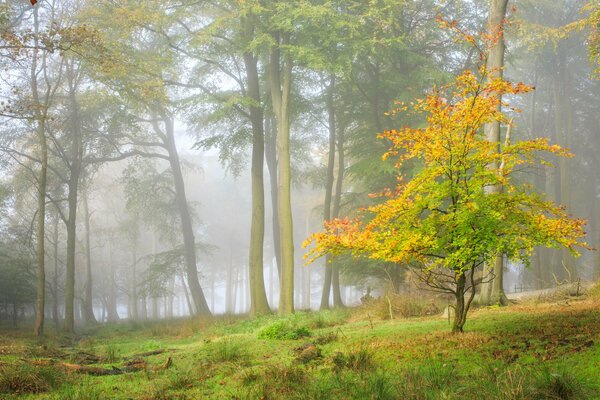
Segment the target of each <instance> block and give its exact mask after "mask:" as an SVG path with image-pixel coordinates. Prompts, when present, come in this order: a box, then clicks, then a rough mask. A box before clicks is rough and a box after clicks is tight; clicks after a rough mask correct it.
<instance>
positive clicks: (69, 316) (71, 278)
mask: <svg viewBox="0 0 600 400" xmlns="http://www.w3.org/2000/svg"><path fill="white" fill-rule="evenodd" d="M74 68H75V67H74V62H71V63H70V65H69V68H67V72H68V74H67V75H68V76H67V78H68V79H67V80H68V84H69V100H70V106H71V110H70V111H71V120H72V121H71V122H72V127H71V129H72V130H71V132H72V140H73V142H72V144H71V146H72V147H71V154H70V160H69V161H70V165H69V182H68V195H67V202H68V205H69V215H68V219H67V221H66V224H67V268H66V276H65V320H64V330H65V331H66V332H69V333H73V332H74V331H75V313H74V311H75V310H74V305H75V244H76V237H77V192H78V189H79V178H80V176H81V169H82V162H81V158H82V150H83V149H82V137H81V126H80V120H79V104H78V102H77V97H76V85H77V83H76V77H75V76H74V73H75V71H74Z"/></svg>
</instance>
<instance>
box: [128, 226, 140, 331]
mask: <svg viewBox="0 0 600 400" xmlns="http://www.w3.org/2000/svg"><path fill="white" fill-rule="evenodd" d="M138 234H139V231H138V225H137V218H136V222H135V223H134V227H133V235H132V238H131V241H132V242H133V243H132V246H131V251H132V258H133V262H132V264H131V279H130V286H129V319H131V320H132V321H137V319H138V309H137V302H138V298H137V297H138V294H137V244H138V243H137V242H138Z"/></svg>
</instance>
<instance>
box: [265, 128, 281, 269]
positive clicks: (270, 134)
mask: <svg viewBox="0 0 600 400" xmlns="http://www.w3.org/2000/svg"><path fill="white" fill-rule="evenodd" d="M265 131H266V133H267V134H266V138H267V141H266V145H265V160H266V161H267V170H268V171H269V186H270V189H271V208H272V221H271V226H272V228H273V229H272V230H273V254H274V255H275V267H276V268H277V276H278V277H280V276H281V272H280V269H281V240H280V236H279V213H278V212H277V204H278V203H279V197H278V196H277V187H278V186H279V184H278V181H279V179H277V125H276V124H274V123H272V120H271V118H267V119H266V121H265Z"/></svg>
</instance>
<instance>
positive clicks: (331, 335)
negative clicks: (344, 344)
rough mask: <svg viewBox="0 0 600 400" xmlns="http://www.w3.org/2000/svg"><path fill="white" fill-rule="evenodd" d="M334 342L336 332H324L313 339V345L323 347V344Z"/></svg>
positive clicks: (336, 335) (336, 337) (336, 336)
mask: <svg viewBox="0 0 600 400" xmlns="http://www.w3.org/2000/svg"><path fill="white" fill-rule="evenodd" d="M336 340H338V334H337V332H325V333H320V334H318V335H317V336H316V337H315V338H314V340H313V342H315V344H319V345H323V344H327V343H331V342H335V341H336Z"/></svg>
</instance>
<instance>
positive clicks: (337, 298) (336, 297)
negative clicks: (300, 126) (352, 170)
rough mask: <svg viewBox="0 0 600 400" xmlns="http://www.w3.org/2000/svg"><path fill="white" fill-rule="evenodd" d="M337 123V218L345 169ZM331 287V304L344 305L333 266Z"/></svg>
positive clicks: (341, 128) (341, 129)
mask: <svg viewBox="0 0 600 400" xmlns="http://www.w3.org/2000/svg"><path fill="white" fill-rule="evenodd" d="M337 125H338V134H337V149H338V172H337V180H336V182H335V195H334V196H333V210H332V217H333V218H338V217H339V216H340V209H341V203H342V190H343V184H344V172H345V170H346V165H345V157H344V140H345V132H344V131H345V129H346V128H345V126H343V125H342V124H341V123H340V124H337ZM331 287H332V290H333V306H334V307H335V308H342V307H344V302H343V300H342V295H341V288H340V270H339V268H338V267H334V268H333V273H332V277H331Z"/></svg>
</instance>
